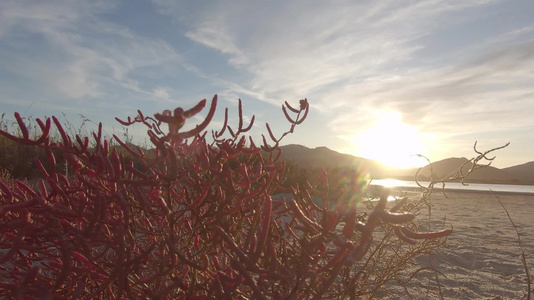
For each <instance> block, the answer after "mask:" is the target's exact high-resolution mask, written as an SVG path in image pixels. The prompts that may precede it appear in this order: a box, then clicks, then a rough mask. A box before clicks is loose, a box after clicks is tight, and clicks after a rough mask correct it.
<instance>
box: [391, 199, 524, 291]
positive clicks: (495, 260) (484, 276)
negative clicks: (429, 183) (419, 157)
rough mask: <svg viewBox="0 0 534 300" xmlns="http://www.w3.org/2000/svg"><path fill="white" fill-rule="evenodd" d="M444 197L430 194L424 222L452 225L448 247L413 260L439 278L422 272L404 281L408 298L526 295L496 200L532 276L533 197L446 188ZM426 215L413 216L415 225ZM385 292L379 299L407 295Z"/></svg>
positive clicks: (518, 254)
mask: <svg viewBox="0 0 534 300" xmlns="http://www.w3.org/2000/svg"><path fill="white" fill-rule="evenodd" d="M447 196H448V198H446V197H445V196H443V195H442V194H441V193H439V192H436V193H435V194H433V195H432V198H431V199H432V202H433V204H434V206H433V208H432V210H431V215H432V216H431V219H432V220H433V221H432V222H430V223H431V224H436V225H438V224H443V219H444V218H446V222H445V223H446V224H447V226H446V227H448V226H450V225H452V226H453V227H454V233H453V234H452V235H451V236H450V237H449V238H448V240H447V245H448V249H440V250H439V251H438V253H436V255H432V256H421V257H419V258H417V261H418V263H419V264H420V265H422V266H428V265H433V266H434V267H435V268H436V269H437V270H438V271H440V272H442V273H443V274H444V276H445V277H443V276H442V277H439V283H440V284H439V285H438V282H437V281H436V279H435V278H434V276H429V275H428V273H427V275H426V278H425V276H421V277H418V278H416V280H414V281H413V282H412V283H410V286H411V291H412V292H411V293H410V296H411V297H412V299H439V298H440V297H443V298H444V299H521V298H523V297H524V299H526V297H525V295H526V293H527V276H526V273H525V270H524V267H523V264H522V262H521V249H520V247H519V243H518V238H517V234H516V231H515V230H514V227H513V226H512V224H511V222H510V220H509V218H508V216H507V214H506V212H505V210H504V209H503V207H502V206H501V205H500V204H499V202H498V201H497V199H500V201H501V202H502V203H503V205H504V206H505V207H506V209H507V210H508V212H509V213H510V216H511V218H512V220H513V222H514V223H515V225H516V226H517V230H518V231H519V235H520V237H521V242H522V245H523V250H524V252H525V254H526V259H527V264H528V265H529V266H530V271H531V280H532V279H533V278H532V277H533V276H534V274H532V273H534V195H499V194H480V193H466V192H449V193H447ZM426 218H427V221H424V219H425V216H423V215H421V216H419V217H418V222H421V223H422V224H421V226H424V224H429V222H428V216H426ZM449 228H450V227H449ZM439 286H441V287H439ZM533 287H534V283H533ZM390 291H391V293H392V294H389V295H385V296H384V299H409V297H408V298H407V295H406V293H405V292H404V291H403V290H401V289H400V288H398V287H395V286H392V287H391V288H390ZM532 293H533V294H534V291H532Z"/></svg>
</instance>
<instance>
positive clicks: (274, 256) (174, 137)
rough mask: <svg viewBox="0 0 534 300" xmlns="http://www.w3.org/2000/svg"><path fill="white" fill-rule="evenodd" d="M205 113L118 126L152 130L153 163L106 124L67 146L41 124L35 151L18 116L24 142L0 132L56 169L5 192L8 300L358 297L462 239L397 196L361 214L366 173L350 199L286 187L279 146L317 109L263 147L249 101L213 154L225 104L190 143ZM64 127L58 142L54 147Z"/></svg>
mask: <svg viewBox="0 0 534 300" xmlns="http://www.w3.org/2000/svg"><path fill="white" fill-rule="evenodd" d="M205 106H206V100H203V101H201V102H200V103H199V104H198V105H196V106H195V107H193V108H191V109H189V110H184V109H182V108H177V109H175V110H174V111H172V112H171V111H169V110H166V111H164V112H163V113H161V114H155V115H154V116H153V117H150V116H145V115H143V114H142V113H141V111H139V112H138V115H137V116H136V117H135V118H130V117H128V118H127V120H121V119H117V120H118V121H119V122H120V123H121V124H123V125H125V126H129V125H132V124H134V123H137V124H144V125H145V126H146V127H147V129H148V136H149V138H150V141H151V142H152V144H153V149H149V150H142V149H140V148H137V147H135V146H132V145H131V144H127V143H124V142H122V141H121V140H120V139H119V138H118V137H117V136H114V140H115V141H116V142H117V143H119V144H120V146H121V147H113V146H111V144H113V143H115V142H113V143H112V141H110V140H107V139H105V138H104V137H103V135H102V125H100V126H99V128H98V131H97V132H96V133H94V134H93V135H92V137H90V138H89V137H82V136H78V135H77V136H74V137H71V136H68V135H67V134H66V133H65V130H64V129H63V127H62V125H61V124H60V123H59V121H58V120H57V119H56V118H55V117H52V118H51V119H46V120H45V121H41V120H39V119H37V120H36V122H37V124H38V125H39V127H40V129H41V131H42V133H41V135H40V136H38V137H37V138H35V139H32V138H31V137H30V134H29V133H28V130H27V128H26V125H25V123H24V122H23V120H22V119H21V117H20V116H19V115H18V114H15V118H16V120H17V122H18V125H19V128H20V132H21V133H22V134H21V135H18V136H15V135H12V134H10V133H8V132H6V131H0V133H1V134H2V135H3V136H5V137H7V138H9V139H11V140H13V141H16V142H17V143H21V144H26V145H31V146H34V147H40V148H42V149H43V150H44V151H46V153H47V157H48V161H47V162H46V164H45V162H41V161H36V162H35V164H36V166H37V167H38V168H39V169H40V173H41V175H40V177H41V179H40V181H39V182H38V183H37V184H36V185H35V186H33V185H30V184H28V183H27V182H23V181H19V180H13V179H11V180H4V181H3V182H0V197H1V198H0V204H1V206H0V298H16V299H27V298H44V299H52V298H59V299H61V298H72V299H78V298H82V299H83V298H106V299H107V298H113V299H123V298H129V299H137V298H150V299H339V298H358V297H362V296H365V295H373V294H374V292H375V291H376V290H377V289H378V288H379V287H381V286H383V284H384V283H385V282H387V281H388V280H393V279H396V277H395V276H396V275H397V274H399V272H402V269H403V267H404V266H406V265H407V264H408V263H409V262H411V261H412V259H413V258H414V257H415V256H416V255H418V254H421V253H429V252H430V251H431V250H432V249H434V248H435V247H437V246H438V245H439V244H440V243H441V242H438V240H436V239H437V238H440V237H444V236H447V235H448V234H450V233H451V232H452V231H451V230H443V231H439V232H430V233H420V232H418V231H417V227H416V225H415V223H413V222H412V221H413V220H414V218H415V214H414V213H413V212H414V207H416V206H415V205H413V204H412V203H411V202H409V201H407V199H401V200H400V201H398V202H396V205H395V206H394V207H392V208H390V209H389V210H388V209H387V207H386V204H387V197H388V193H387V191H383V192H382V193H381V194H380V200H379V201H378V202H375V203H376V204H375V205H374V207H371V209H370V210H369V212H360V211H359V210H358V207H357V204H358V203H360V202H361V200H362V198H363V197H364V193H365V188H366V182H365V181H362V180H359V179H358V178H361V177H359V174H352V175H351V176H349V177H350V178H352V180H349V184H346V185H344V186H330V187H329V186H328V179H327V176H319V178H318V179H317V180H316V181H315V182H311V183H310V182H306V183H305V184H295V185H293V186H291V187H290V188H286V189H284V188H282V186H281V184H282V183H283V181H284V180H285V174H284V170H285V167H284V162H282V161H279V156H280V153H281V152H280V148H279V147H278V143H279V142H280V140H281V139H282V138H283V137H284V136H285V135H286V134H288V133H291V132H293V130H294V128H295V126H297V125H299V124H301V123H302V122H303V121H304V119H305V118H306V116H307V113H308V110H309V105H308V102H307V100H306V99H304V100H300V103H299V106H298V107H292V106H290V105H289V104H288V103H287V102H286V104H285V105H284V106H283V107H282V108H283V112H284V115H285V117H286V119H287V120H288V121H289V123H290V129H289V130H288V131H287V132H285V133H284V134H282V135H281V137H279V138H277V137H276V136H275V134H274V133H273V132H272V130H271V128H270V127H269V126H268V125H267V131H268V135H269V137H268V138H270V139H271V140H272V142H271V144H269V142H268V141H267V140H268V138H266V137H263V142H262V143H261V145H259V146H257V145H256V144H255V143H254V141H253V139H252V138H250V137H247V136H246V135H245V134H246V133H247V132H248V131H249V130H250V129H251V127H252V125H253V122H254V118H252V120H251V122H250V124H248V125H245V124H244V122H243V113H242V106H241V101H239V107H238V108H239V123H238V126H237V128H235V127H234V128H232V127H231V126H230V125H228V110H226V112H225V119H224V125H223V127H222V129H221V130H220V131H213V132H211V136H210V137H209V141H208V139H207V137H206V136H207V131H206V127H207V126H208V124H209V123H210V121H211V120H212V117H213V115H214V112H215V109H216V106H217V96H215V97H214V98H213V100H212V101H211V104H210V108H209V112H208V114H207V116H206V119H205V120H204V121H203V122H202V123H201V124H199V125H197V126H196V127H194V129H192V130H190V131H182V128H183V125H184V124H185V122H186V121H187V119H188V118H190V117H191V116H193V115H195V114H197V113H199V112H200V111H201V110H202V109H203V108H204V107H205ZM54 127H55V129H56V130H57V132H58V136H59V138H55V139H53V138H51V137H50V136H51V135H52V134H51V131H52V129H53V128H54ZM167 127H168V128H167ZM58 153H59V154H58ZM58 155H60V156H61V157H57V156H58ZM126 156H128V157H129V158H132V157H133V158H134V159H135V161H137V162H140V163H139V164H140V165H134V163H133V162H132V159H126ZM59 159H61V160H65V161H66V162H68V165H69V166H70V168H71V173H70V175H69V176H65V175H63V174H62V173H60V172H59V171H58V169H57V168H56V165H57V163H56V160H59ZM45 165H46V166H48V167H45ZM280 192H285V193H286V194H285V195H286V196H285V197H281V196H275V194H277V193H280ZM406 202H408V204H406ZM400 211H405V212H400ZM409 212H412V213H409ZM377 229H380V231H381V235H380V238H378V239H376V237H375V236H376V235H375V234H374V233H375V231H376V230H377ZM417 240H423V241H422V242H419V243H418V242H417ZM389 248H392V249H393V251H394V252H393V253H394V255H391V253H392V252H391V250H388V249H389ZM388 251H390V252H388ZM388 253H389V254H388Z"/></svg>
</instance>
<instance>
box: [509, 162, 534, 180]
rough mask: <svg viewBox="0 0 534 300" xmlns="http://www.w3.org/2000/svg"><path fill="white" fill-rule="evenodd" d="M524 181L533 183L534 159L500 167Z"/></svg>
mask: <svg viewBox="0 0 534 300" xmlns="http://www.w3.org/2000/svg"><path fill="white" fill-rule="evenodd" d="M502 170H503V171H505V172H507V173H509V174H510V175H512V176H513V177H514V178H516V179H520V180H522V181H523V182H524V183H529V184H534V161H531V162H528V163H526V164H522V165H517V166H513V167H508V168H504V169H502Z"/></svg>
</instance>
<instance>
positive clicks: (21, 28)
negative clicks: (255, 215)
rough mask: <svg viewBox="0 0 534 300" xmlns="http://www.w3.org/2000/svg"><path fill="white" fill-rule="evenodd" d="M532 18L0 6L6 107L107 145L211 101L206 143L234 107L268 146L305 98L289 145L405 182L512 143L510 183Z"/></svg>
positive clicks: (267, 6) (275, 4)
mask: <svg viewBox="0 0 534 300" xmlns="http://www.w3.org/2000/svg"><path fill="white" fill-rule="evenodd" d="M532 15H534V2H533V1H530V0H518V1H500V0H479V1H476V0H473V1H464V0H447V1H445V0H444V1H438V0H435V1H403V0H395V1H341V0H340V1H309V0H306V1H170V0H153V1H141V0H132V1H109V0H106V1H20V0H16V1H9V0H4V1H1V2H0V104H1V106H2V112H3V113H6V116H7V117H9V118H12V116H13V113H14V112H15V111H18V112H20V113H21V114H22V115H23V116H25V117H30V116H31V117H43V116H51V115H57V116H62V118H64V120H66V121H68V122H70V123H71V124H73V127H76V126H80V124H81V122H82V121H83V119H84V118H87V119H89V120H91V121H90V122H85V126H87V127H90V126H94V124H95V123H98V122H103V123H104V127H105V130H106V132H107V133H108V134H113V133H119V132H121V130H122V129H121V126H120V125H119V124H117V123H116V122H115V121H114V117H115V116H118V117H121V118H126V117H127V116H135V115H136V111H137V109H140V110H142V111H143V112H144V113H145V114H153V113H156V112H161V111H163V110H164V109H172V108H175V107H177V106H181V107H190V106H193V105H194V104H195V103H197V102H198V101H199V100H201V99H204V98H208V99H211V97H212V96H213V95H214V94H218V95H219V99H220V100H219V108H218V112H217V115H216V120H215V121H214V122H213V124H212V125H213V126H214V127H213V128H216V129H218V127H217V125H219V126H220V125H221V123H222V120H223V114H224V108H225V107H229V109H230V115H231V122H232V121H233V122H234V124H236V123H235V122H236V114H237V99H239V98H241V99H242V100H243V105H244V112H245V114H246V116H247V118H250V117H251V116H252V115H256V120H257V123H256V126H255V127H254V131H253V132H252V134H253V135H254V136H255V137H256V138H257V139H258V140H259V134H261V133H265V132H266V131H265V127H264V124H265V122H269V123H270V125H271V126H272V127H273V129H274V131H275V132H278V133H282V132H283V130H285V129H286V128H288V125H287V123H286V122H285V118H284V117H283V114H282V112H281V109H280V108H281V105H282V103H284V101H288V102H290V103H294V104H297V103H298V100H299V99H302V98H308V100H309V102H310V104H311V110H310V115H309V118H308V120H307V121H306V122H305V123H303V124H302V125H301V126H300V127H297V130H296V132H295V134H293V135H290V136H288V137H287V138H286V139H285V140H284V143H286V144H289V143H297V144H302V145H305V146H308V147H311V148H314V147H319V146H327V147H329V148H331V149H333V150H336V151H339V152H343V153H349V154H353V155H357V156H363V157H368V158H373V159H380V160H383V161H385V162H386V163H389V164H395V165H398V166H408V165H413V164H418V163H419V164H420V163H422V162H421V161H413V160H412V159H413V156H411V154H416V153H421V154H424V155H426V156H427V157H429V158H430V159H431V160H433V161H436V160H440V159H444V158H447V157H462V156H465V157H472V156H473V155H474V152H473V150H472V146H473V144H474V142H475V141H478V145H479V148H480V149H489V148H491V147H496V146H500V145H503V144H505V143H506V142H511V145H510V146H509V147H508V148H506V149H503V150H501V151H499V152H498V153H497V156H498V157H497V159H496V161H495V162H494V166H497V167H507V166H511V165H516V164H522V163H525V162H528V161H533V160H534V148H532V145H534V118H533V117H532V116H531V115H532V114H533V113H534V18H532ZM203 113H204V114H205V113H206V112H203ZM80 115H83V116H84V118H82V117H80ZM198 121H200V119H194V122H198ZM191 126H193V125H192V124H191ZM142 130H143V129H142V128H132V129H130V130H129V134H131V135H133V136H135V137H136V138H138V136H140V135H142V134H143V133H142Z"/></svg>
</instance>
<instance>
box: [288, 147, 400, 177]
mask: <svg viewBox="0 0 534 300" xmlns="http://www.w3.org/2000/svg"><path fill="white" fill-rule="evenodd" d="M280 148H281V149H282V155H281V158H282V159H283V160H287V161H291V162H295V163H297V164H298V165H299V166H300V167H301V168H305V169H316V168H319V169H332V168H357V169H359V170H362V171H366V172H369V173H371V174H372V175H373V176H374V177H375V178H376V177H383V176H386V175H387V174H388V173H389V169H390V168H388V167H386V166H385V165H383V164H381V163H379V162H377V161H374V160H371V159H366V158H361V157H356V156H353V155H349V154H343V153H339V152H336V151H333V150H330V149H328V148H327V147H317V148H315V149H310V148H307V147H304V146H301V145H286V146H281V147H280Z"/></svg>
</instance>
